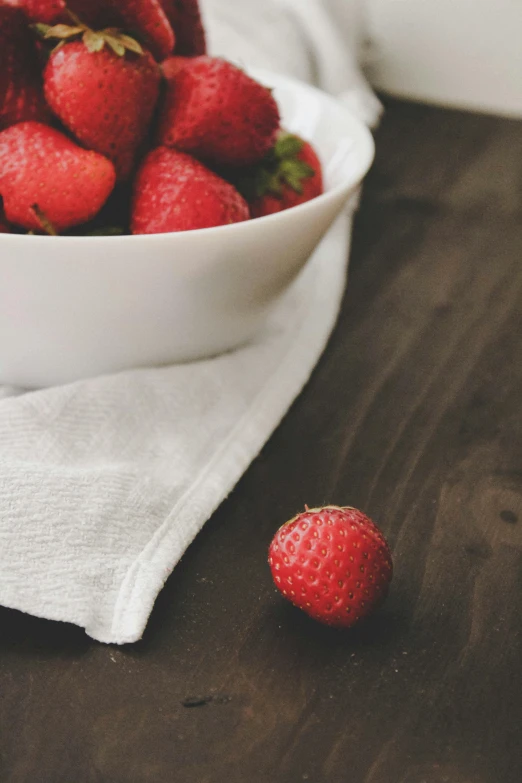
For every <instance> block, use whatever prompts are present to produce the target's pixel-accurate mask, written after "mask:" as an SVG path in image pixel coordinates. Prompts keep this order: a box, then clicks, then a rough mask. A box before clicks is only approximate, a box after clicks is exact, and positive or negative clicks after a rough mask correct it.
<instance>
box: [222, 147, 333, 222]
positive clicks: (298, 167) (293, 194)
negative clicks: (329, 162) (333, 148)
mask: <svg viewBox="0 0 522 783" xmlns="http://www.w3.org/2000/svg"><path fill="white" fill-rule="evenodd" d="M238 187H239V190H240V191H241V193H243V195H244V196H245V198H246V199H247V201H248V202H249V205H250V213H251V215H252V217H263V215H271V214H272V213H274V212H281V211H282V210H284V209H289V208H290V207H296V206H297V205H298V204H304V202H305V201H310V200H311V199H313V198H316V197H317V196H320V195H321V193H322V192H323V175H322V169H321V162H320V160H319V158H318V157H317V154H316V152H315V150H314V149H313V147H312V146H311V144H309V143H308V142H307V141H304V140H303V139H301V138H299V136H294V135H292V134H291V133H286V132H284V131H282V132H281V133H280V134H279V137H278V139H277V141H276V143H275V146H274V147H273V149H272V150H271V151H270V152H269V153H268V155H267V156H266V157H265V158H264V160H263V161H262V162H261V163H260V164H259V166H258V167H256V168H255V169H254V170H253V171H251V172H248V173H245V175H244V176H243V177H242V179H241V183H239V184H238Z"/></svg>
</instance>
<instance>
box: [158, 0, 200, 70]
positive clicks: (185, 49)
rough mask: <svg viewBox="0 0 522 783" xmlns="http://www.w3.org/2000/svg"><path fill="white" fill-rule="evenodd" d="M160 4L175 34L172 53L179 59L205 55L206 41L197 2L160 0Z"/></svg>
mask: <svg viewBox="0 0 522 783" xmlns="http://www.w3.org/2000/svg"><path fill="white" fill-rule="evenodd" d="M161 4H162V6H163V10H164V11H165V13H166V14H167V18H168V20H169V22H170V24H171V25H172V29H173V30H175V33H176V46H175V49H174V53H175V54H177V55H179V56H181V57H197V56H198V55H201V54H206V53H207V41H206V37H205V29H204V27H203V21H202V19H201V12H200V10H199V2H198V0H161Z"/></svg>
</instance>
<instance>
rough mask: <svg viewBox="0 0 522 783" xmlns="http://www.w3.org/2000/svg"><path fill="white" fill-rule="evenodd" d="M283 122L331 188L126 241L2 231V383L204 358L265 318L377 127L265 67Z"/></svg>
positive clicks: (352, 182) (351, 180)
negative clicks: (228, 220)
mask: <svg viewBox="0 0 522 783" xmlns="http://www.w3.org/2000/svg"><path fill="white" fill-rule="evenodd" d="M252 74H253V75H254V76H255V77H256V78H258V79H259V80H260V81H262V82H264V83H265V84H266V85H268V86H270V87H273V88H275V96H276V98H277V100H278V102H279V105H280V108H281V113H282V118H283V125H284V127H286V128H288V129H289V130H291V131H294V132H296V133H299V134H300V135H302V136H303V137H304V138H306V139H308V140H310V141H311V142H312V143H313V144H314V145H315V147H316V149H317V150H318V152H319V155H320V157H321V159H322V161H323V164H324V169H325V180H326V189H327V190H326V193H325V194H324V195H322V196H320V197H319V198H317V199H314V200H313V201H310V202H308V203H306V204H303V205H301V206H298V207H294V208H293V209H290V210H287V211H286V212H282V213H279V214H276V215H270V216H268V217H264V218H259V219H257V220H252V221H248V222H246V223H237V224H234V225H230V226H221V227H218V228H210V229H203V230H199V231H188V232H184V233H172V234H155V235H148V236H135V237H133V236H123V237H56V238H55V237H46V236H45V237H44V236H23V235H10V234H2V235H0V384H8V385H14V386H22V387H27V388H35V387H41V386H49V385H54V384H60V383H67V382H70V381H73V380H76V379H79V378H83V377H87V376H92V375H97V374H100V373H107V372H116V371H118V370H122V369H126V368H130V367H138V366H144V365H160V364H167V363H172V362H180V361H187V360H192V359H198V358H202V357H208V356H212V355H215V354H218V353H220V352H222V351H226V350H229V349H232V348H234V347H237V346H238V345H240V344H243V343H245V342H247V341H248V340H249V339H250V338H251V337H252V336H253V335H254V334H255V333H256V332H257V331H258V330H259V329H260V327H261V326H262V324H263V321H264V320H265V318H266V316H267V313H268V312H269V310H270V308H271V306H272V305H273V303H274V302H275V301H276V299H277V298H278V296H279V295H280V294H281V293H282V292H283V291H284V290H285V289H286V288H287V287H288V285H289V284H290V283H291V282H292V280H293V279H294V278H295V276H296V275H297V273H298V272H299V270H300V269H301V268H302V267H303V265H304V264H305V262H306V260H307V259H308V257H309V256H310V254H311V253H312V251H313V250H314V248H315V247H316V246H317V244H318V243H319V242H320V240H321V239H322V237H323V236H324V234H325V233H326V231H327V230H328V228H329V226H330V225H331V223H332V222H333V221H334V219H335V218H336V216H337V215H338V214H339V212H340V211H341V210H342V208H343V206H344V205H345V203H346V202H347V200H348V199H349V198H350V196H351V195H352V194H353V193H354V192H355V191H356V190H357V187H358V185H359V183H360V182H361V180H362V178H363V177H364V175H365V174H366V172H367V170H368V168H369V167H370V165H371V162H372V159H373V153H374V147H373V140H372V137H371V134H370V133H369V131H368V130H367V129H366V127H364V126H363V125H362V123H361V122H359V121H358V120H357V119H356V118H354V117H353V116H352V114H351V113H350V111H349V110H348V109H346V108H345V107H344V106H342V104H340V103H339V102H337V101H336V100H335V99H333V98H331V97H329V96H328V95H326V94H324V93H322V92H321V91H319V90H317V89H315V88H313V87H310V86H309V85H307V84H303V83H301V82H299V81H296V80H294V79H290V78H287V77H283V76H280V75H277V74H275V73H270V72H267V71H258V70H255V71H252Z"/></svg>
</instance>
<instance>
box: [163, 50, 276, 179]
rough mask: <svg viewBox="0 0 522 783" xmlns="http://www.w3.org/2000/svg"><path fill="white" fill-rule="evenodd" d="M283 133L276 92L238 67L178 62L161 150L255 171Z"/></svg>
mask: <svg viewBox="0 0 522 783" xmlns="http://www.w3.org/2000/svg"><path fill="white" fill-rule="evenodd" d="M165 70H166V72H167V73H169V68H168V67H167V68H166V69H165ZM278 127H279V110H278V108H277V104H276V102H275V100H274V98H273V96H272V93H271V92H270V90H269V89H268V88H266V87H264V86H263V85H261V84H259V83H258V82H256V81H255V80H254V79H251V78H250V76H247V74H246V73H244V71H242V70H240V69H239V68H236V66H235V65H232V63H229V62H227V61H226V60H222V59H220V58H217V57H207V56H205V55H204V56H202V57H193V58H191V59H186V60H185V61H184V62H183V63H180V62H179V60H178V61H177V62H176V65H175V69H174V73H173V74H172V73H170V77H169V78H168V79H167V94H166V97H165V103H164V106H163V111H162V113H161V117H160V126H159V140H160V144H163V145H165V146H167V147H176V148H177V149H179V150H182V151H183V152H189V153H190V154H192V155H195V156H196V157H198V158H201V159H202V160H207V161H209V162H211V163H214V164H218V165H224V166H226V165H230V166H241V165H249V164H254V163H257V162H258V161H259V160H261V158H262V157H263V156H264V155H265V153H267V152H268V150H269V149H270V148H271V147H272V146H273V144H274V141H275V136H276V132H277V129H278Z"/></svg>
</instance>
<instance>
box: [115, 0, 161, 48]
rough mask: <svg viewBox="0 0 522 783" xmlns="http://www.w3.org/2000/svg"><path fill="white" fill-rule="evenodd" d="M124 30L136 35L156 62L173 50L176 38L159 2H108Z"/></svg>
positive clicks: (135, 0)
mask: <svg viewBox="0 0 522 783" xmlns="http://www.w3.org/2000/svg"><path fill="white" fill-rule="evenodd" d="M110 4H111V5H112V8H113V9H114V12H115V13H116V15H117V17H118V18H119V19H121V21H122V24H123V27H124V28H125V30H128V31H129V32H131V33H133V34H135V35H137V36H138V37H139V38H140V40H143V43H144V44H145V45H146V46H148V48H149V49H150V50H151V52H152V53H153V55H154V56H155V57H156V59H157V60H164V59H165V58H166V57H168V56H169V54H170V53H171V52H172V51H173V49H174V44H175V43H176V38H175V35H174V31H173V29H172V27H171V25H170V22H169V20H168V19H167V15H166V14H165V11H164V10H163V8H162V5H161V3H160V0H110Z"/></svg>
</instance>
